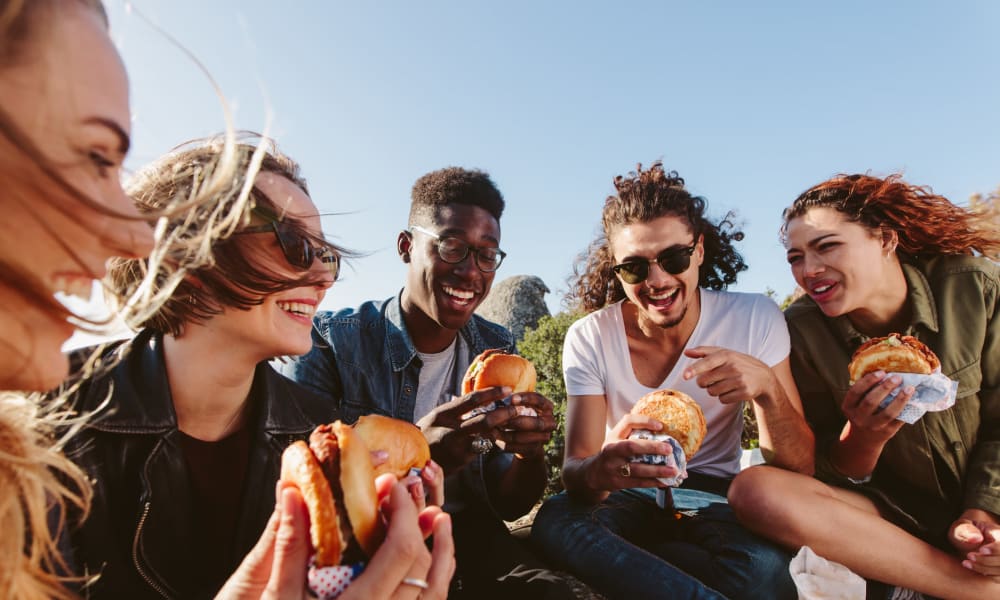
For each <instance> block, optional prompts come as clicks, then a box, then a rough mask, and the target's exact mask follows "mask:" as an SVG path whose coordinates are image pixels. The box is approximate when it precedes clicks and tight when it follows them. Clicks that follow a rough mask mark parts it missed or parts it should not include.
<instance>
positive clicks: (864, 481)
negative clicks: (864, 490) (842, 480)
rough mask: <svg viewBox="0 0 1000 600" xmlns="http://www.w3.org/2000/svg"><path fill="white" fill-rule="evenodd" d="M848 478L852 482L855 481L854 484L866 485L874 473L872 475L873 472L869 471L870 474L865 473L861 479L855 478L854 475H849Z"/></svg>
mask: <svg viewBox="0 0 1000 600" xmlns="http://www.w3.org/2000/svg"><path fill="white" fill-rule="evenodd" d="M844 477H847V475H844ZM847 480H848V481H850V482H851V483H853V484H854V485H864V484H866V483H868V482H869V481H871V480H872V475H871V473H869V474H867V475H865V476H864V477H862V478H861V479H855V478H853V477H847Z"/></svg>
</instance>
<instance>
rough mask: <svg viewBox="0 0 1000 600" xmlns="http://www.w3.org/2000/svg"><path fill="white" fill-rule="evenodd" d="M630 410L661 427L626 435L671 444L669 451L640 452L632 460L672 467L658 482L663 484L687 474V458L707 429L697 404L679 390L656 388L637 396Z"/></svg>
mask: <svg viewBox="0 0 1000 600" xmlns="http://www.w3.org/2000/svg"><path fill="white" fill-rule="evenodd" d="M631 412H632V414H636V415H643V416H646V417H649V418H651V419H654V420H656V421H658V422H659V423H660V425H661V428H660V429H659V430H658V431H650V430H642V429H637V430H633V431H632V432H631V433H630V435H629V437H630V438H632V439H648V440H656V441H658V442H666V443H668V444H670V445H671V447H672V451H671V452H670V453H669V454H644V455H641V456H639V457H637V458H636V459H635V460H636V462H642V463H646V464H654V465H656V464H663V465H667V466H673V467H675V468H676V469H677V470H678V473H677V475H676V476H674V477H667V478H663V479H661V481H662V483H664V484H665V485H671V486H676V485H680V482H681V481H683V480H684V479H685V478H686V477H687V461H689V460H691V459H692V458H693V457H694V455H695V453H697V452H698V449H699V448H701V442H702V440H703V439H704V438H705V433H706V432H707V429H706V425H705V415H704V414H703V413H702V411H701V407H700V406H698V403H697V402H695V401H694V399H692V398H691V397H690V396H688V395H687V394H685V393H683V392H678V391H675V390H657V391H655V392H650V393H649V394H646V395H645V396H643V397H642V398H640V399H639V401H638V402H636V403H635V406H633V407H632V411H631Z"/></svg>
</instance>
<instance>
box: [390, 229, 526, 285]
mask: <svg viewBox="0 0 1000 600" xmlns="http://www.w3.org/2000/svg"><path fill="white" fill-rule="evenodd" d="M414 231H418V232H420V233H422V234H424V235H426V236H428V237H431V238H434V239H435V240H437V251H438V256H440V257H441V260H443V261H444V262H446V263H448V264H449V265H457V264H458V263H460V262H462V261H463V260H465V259H466V257H468V256H469V253H470V252H471V253H473V254H474V255H475V256H476V266H477V267H479V270H480V271H482V272H484V273H492V272H493V271H496V270H497V269H499V268H500V265H501V263H503V259H504V257H506V256H507V253H506V252H504V251H503V250H501V249H500V248H490V247H489V246H484V247H482V248H476V247H474V246H470V245H469V244H466V243H465V242H463V241H462V240H460V239H458V238H453V237H448V236H440V235H438V234H436V233H434V232H433V231H430V230H427V229H424V228H423V227H421V226H419V225H411V226H410V233H411V234H412V233H413V232H414Z"/></svg>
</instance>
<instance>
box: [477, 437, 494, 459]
mask: <svg viewBox="0 0 1000 600" xmlns="http://www.w3.org/2000/svg"><path fill="white" fill-rule="evenodd" d="M492 449H493V440H491V439H490V438H488V437H483V436H481V435H477V436H475V437H473V438H472V451H473V452H475V453H476V454H486V453H487V452H489V451H490V450H492Z"/></svg>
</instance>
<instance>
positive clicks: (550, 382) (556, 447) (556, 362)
mask: <svg viewBox="0 0 1000 600" xmlns="http://www.w3.org/2000/svg"><path fill="white" fill-rule="evenodd" d="M582 316H583V315H582V314H581V313H576V312H561V313H558V314H555V315H552V316H545V317H542V318H541V319H539V321H538V326H537V327H535V328H534V329H528V330H527V331H525V332H524V337H523V338H522V339H521V341H519V342H518V345H517V347H518V351H519V352H520V353H521V355H522V356H524V357H525V358H527V359H528V360H530V361H531V362H532V363H533V364H534V365H535V371H536V372H537V373H538V387H537V391H538V393H539V394H542V395H543V396H545V397H546V398H548V399H549V400H551V401H552V404H553V408H554V412H555V417H556V430H555V431H554V432H553V433H552V439H551V440H549V443H548V445H547V446H546V447H545V459H546V461H547V463H548V466H549V485H548V489H547V490H546V496H550V495H552V494H556V493H559V492H561V491H562V489H563V485H562V462H563V451H564V448H565V437H564V435H565V430H566V428H565V421H566V384H565V382H564V381H563V374H562V349H563V341H564V340H565V339H566V331H567V330H568V329H569V326H570V325H572V324H573V322H574V321H576V320H577V319H579V318H580V317H582Z"/></svg>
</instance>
